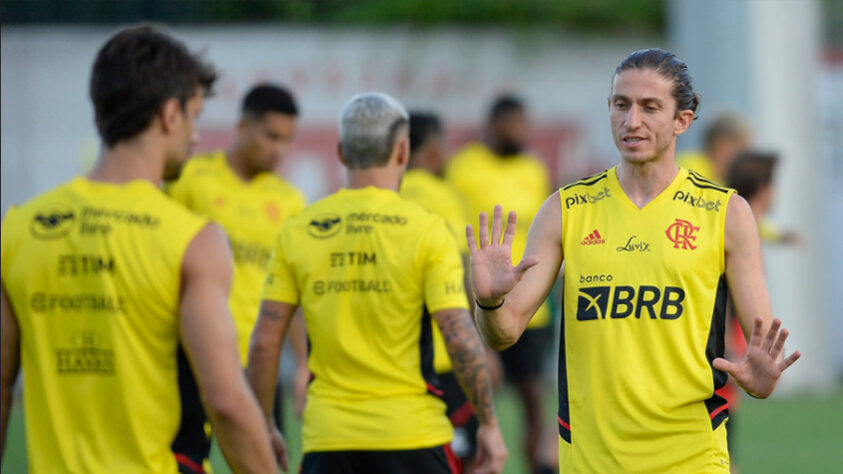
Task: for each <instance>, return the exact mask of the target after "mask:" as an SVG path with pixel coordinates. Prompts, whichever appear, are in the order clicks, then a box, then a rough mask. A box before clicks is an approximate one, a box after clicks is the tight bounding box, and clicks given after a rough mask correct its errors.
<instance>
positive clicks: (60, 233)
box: [29, 204, 76, 240]
mask: <svg viewBox="0 0 843 474" xmlns="http://www.w3.org/2000/svg"><path fill="white" fill-rule="evenodd" d="M75 223H76V213H74V212H73V209H71V208H70V207H68V206H65V205H62V204H58V205H54V206H52V207H50V208H48V209H44V210H42V211H39V212H38V213H37V214H35V218H34V219H32V224H31V225H30V227H29V230H30V232H32V235H33V236H34V237H37V238H39V239H44V240H52V239H57V238H59V237H64V236H65V235H67V234H68V233H69V232H70V230H71V229H73V225H74V224H75Z"/></svg>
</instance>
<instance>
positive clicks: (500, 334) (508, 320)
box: [474, 302, 524, 351]
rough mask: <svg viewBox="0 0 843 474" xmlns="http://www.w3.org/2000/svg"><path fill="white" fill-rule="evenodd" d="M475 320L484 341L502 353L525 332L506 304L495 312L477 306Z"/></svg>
mask: <svg viewBox="0 0 843 474" xmlns="http://www.w3.org/2000/svg"><path fill="white" fill-rule="evenodd" d="M474 320H475V322H476V323H477V329H478V330H479V331H480V335H481V336H483V340H484V341H486V344H488V345H489V347H491V348H492V349H494V350H496V351H502V350H504V349H506V348H508V347H510V346H511V345H513V344H515V342H516V341H518V338H520V337H521V333H523V332H524V328H523V327H522V325H521V324H520V323H519V320H518V317H517V316H516V315H515V314H514V313H513V311H512V308H511V307H510V306H509V304H507V303H506V302H504V304H503V305H502V306H501V307H500V308H497V309H494V310H484V309H481V308H480V307H479V306H477V307H476V308H475V310H474Z"/></svg>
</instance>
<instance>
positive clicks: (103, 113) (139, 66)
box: [89, 25, 217, 147]
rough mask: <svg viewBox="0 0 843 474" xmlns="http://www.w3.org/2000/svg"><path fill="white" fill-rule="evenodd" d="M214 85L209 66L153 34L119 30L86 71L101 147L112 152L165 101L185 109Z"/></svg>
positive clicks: (145, 29) (150, 29)
mask: <svg viewBox="0 0 843 474" xmlns="http://www.w3.org/2000/svg"><path fill="white" fill-rule="evenodd" d="M216 79H217V73H216V71H215V70H214V68H213V66H211V65H210V64H208V63H205V62H203V61H202V60H201V59H200V58H199V57H198V56H197V55H195V54H192V53H191V52H190V51H188V49H187V47H186V46H185V45H184V44H183V43H182V42H181V41H179V40H177V39H175V38H173V37H172V36H170V35H168V34H167V33H164V32H163V31H161V30H159V29H158V28H156V27H154V26H152V25H138V26H132V27H128V28H124V29H122V30H120V31H119V32H117V33H116V34H115V35H114V36H112V37H111V39H109V40H108V42H107V43H105V45H104V46H103V47H102V49H100V50H99V52H98V53H97V57H96V60H95V61H94V66H93V70H92V71H91V83H90V88H89V94H90V97H91V101H92V102H93V103H94V115H95V120H96V124H97V129H98V130H99V134H100V136H101V137H102V140H103V142H104V143H105V145H106V146H108V147H112V146H114V145H115V144H116V143H118V142H120V141H124V140H128V139H130V138H132V137H134V136H136V135H138V134H139V133H141V132H142V131H144V130H146V128H147V127H149V124H150V123H151V122H152V118H153V117H154V116H155V114H156V113H157V112H158V110H159V109H160V108H161V106H162V105H163V104H164V102H166V101H167V100H169V99H172V98H176V99H178V100H179V102H181V105H182V108H184V107H185V104H186V103H187V100H188V99H190V98H191V97H193V96H194V95H195V94H196V92H197V91H198V90H200V88H201V90H202V91H203V93H204V94H205V95H210V94H211V93H212V87H213V84H214V82H215V81H216Z"/></svg>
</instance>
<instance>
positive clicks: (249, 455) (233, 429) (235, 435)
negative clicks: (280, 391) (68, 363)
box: [206, 383, 277, 473]
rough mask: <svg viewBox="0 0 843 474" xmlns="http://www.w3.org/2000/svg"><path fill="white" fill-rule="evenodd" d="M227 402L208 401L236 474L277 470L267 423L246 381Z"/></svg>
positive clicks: (218, 437) (210, 412) (211, 417)
mask: <svg viewBox="0 0 843 474" xmlns="http://www.w3.org/2000/svg"><path fill="white" fill-rule="evenodd" d="M232 392H233V393H232V394H230V395H229V396H228V397H227V399H226V402H225V403H223V404H217V405H214V404H212V403H206V410H207V412H208V418H209V419H210V421H211V424H212V425H213V427H214V434H215V436H217V439H218V441H219V445H220V448H221V450H222V452H223V454H224V455H225V459H226V461H228V464H229V465H230V466H231V468H232V470H233V472H236V473H240V472H243V473H265V472H266V473H269V472H277V468H276V466H275V461H274V457H273V454H272V449H271V447H270V444H269V441H268V435H267V425H266V423H265V422H264V419H263V416H262V414H261V411H260V409H259V408H258V406H257V403H256V402H255V400H254V398H253V397H252V396H251V395H250V394H249V392H248V388H247V387H246V385H245V383H244V384H242V386H241V387H239V389H238V390H236V391H232Z"/></svg>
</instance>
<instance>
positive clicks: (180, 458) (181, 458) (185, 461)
mask: <svg viewBox="0 0 843 474" xmlns="http://www.w3.org/2000/svg"><path fill="white" fill-rule="evenodd" d="M176 462H177V463H179V464H180V465H182V466H184V467H186V468H188V469H190V470H191V471H193V472H195V473H197V474H205V468H203V467H202V465H201V464H196V463H195V462H194V461H193V459H190V458H189V457H187V456H185V455H184V454H179V453H176Z"/></svg>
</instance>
